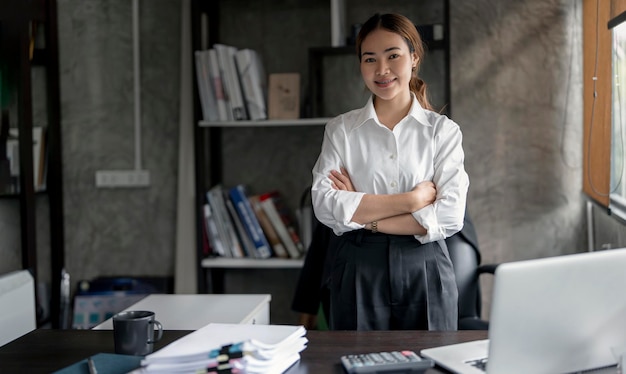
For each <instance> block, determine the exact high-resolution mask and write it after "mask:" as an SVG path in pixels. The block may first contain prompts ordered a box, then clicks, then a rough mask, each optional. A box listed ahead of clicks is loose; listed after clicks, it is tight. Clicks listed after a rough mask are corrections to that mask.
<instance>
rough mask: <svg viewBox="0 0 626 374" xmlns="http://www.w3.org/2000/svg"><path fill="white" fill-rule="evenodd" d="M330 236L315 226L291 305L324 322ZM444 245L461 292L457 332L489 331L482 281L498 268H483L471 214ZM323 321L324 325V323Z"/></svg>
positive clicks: (322, 227) (487, 266) (321, 226)
mask: <svg viewBox="0 0 626 374" xmlns="http://www.w3.org/2000/svg"><path fill="white" fill-rule="evenodd" d="M331 232H332V231H331V230H330V229H329V228H328V227H326V226H324V225H322V224H321V223H319V222H316V226H315V229H314V232H313V240H312V242H311V245H310V246H309V249H308V251H307V255H306V258H305V261H304V266H303V267H302V270H301V272H300V277H299V280H298V284H297V287H296V292H295V294H294V297H293V301H292V305H291V309H292V310H293V311H296V312H299V313H305V314H308V315H318V316H319V317H322V318H324V313H323V311H326V313H325V314H326V315H327V308H328V301H327V298H328V295H327V294H326V293H324V292H323V290H322V289H321V288H320V285H321V284H322V274H323V268H324V262H325V260H326V250H327V248H328V243H329V239H330V238H331V236H332V234H331ZM445 242H446V246H447V247H448V252H449V253H450V259H451V261H452V264H453V266H454V272H455V276H456V283H457V288H458V291H459V301H458V304H459V323H458V328H459V330H487V329H488V327H489V323H488V322H487V321H485V320H482V319H481V307H482V300H481V292H480V283H479V278H480V275H481V274H484V273H490V274H493V273H494V272H495V268H496V265H482V266H481V265H480V260H481V259H480V251H479V250H478V240H477V237H476V230H475V229H474V224H473V223H472V221H471V219H470V217H469V215H468V214H466V215H465V220H464V226H463V229H462V230H461V231H460V232H458V233H456V234H454V235H452V236H451V237H449V238H447V239H446V240H445ZM320 304H321V306H322V308H320ZM320 309H321V310H320ZM320 314H321V315H320ZM323 321H324V322H325V319H323ZM308 328H311V326H308Z"/></svg>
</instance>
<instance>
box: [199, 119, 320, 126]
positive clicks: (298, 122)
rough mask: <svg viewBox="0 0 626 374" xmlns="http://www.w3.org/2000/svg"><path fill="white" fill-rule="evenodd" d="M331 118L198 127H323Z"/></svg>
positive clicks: (226, 123)
mask: <svg viewBox="0 0 626 374" xmlns="http://www.w3.org/2000/svg"><path fill="white" fill-rule="evenodd" d="M330 120H331V118H326V117H319V118H298V119H268V120H262V121H217V122H209V121H199V122H198V126H200V127H285V126H291V127H293V126H320V125H325V124H326V123H327V122H328V121H330Z"/></svg>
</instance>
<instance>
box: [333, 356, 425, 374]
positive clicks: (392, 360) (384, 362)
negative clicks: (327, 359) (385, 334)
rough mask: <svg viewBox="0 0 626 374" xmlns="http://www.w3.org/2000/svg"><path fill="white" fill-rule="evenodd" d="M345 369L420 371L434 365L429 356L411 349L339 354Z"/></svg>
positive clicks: (352, 370)
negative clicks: (422, 355)
mask: <svg viewBox="0 0 626 374" xmlns="http://www.w3.org/2000/svg"><path fill="white" fill-rule="evenodd" d="M341 363H342V364H343V367H344V368H345V369H346V371H347V372H348V373H350V374H352V373H356V374H358V373H387V372H396V373H420V372H422V371H424V370H426V369H428V368H430V367H433V366H435V362H434V361H433V360H431V359H429V358H421V357H420V356H418V355H417V354H416V353H415V352H413V351H391V352H372V353H361V354H354V355H345V356H341Z"/></svg>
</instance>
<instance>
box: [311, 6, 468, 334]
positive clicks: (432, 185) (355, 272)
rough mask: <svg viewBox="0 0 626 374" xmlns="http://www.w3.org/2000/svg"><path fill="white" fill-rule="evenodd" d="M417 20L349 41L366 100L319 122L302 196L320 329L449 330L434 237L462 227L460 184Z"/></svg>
mask: <svg viewBox="0 0 626 374" xmlns="http://www.w3.org/2000/svg"><path fill="white" fill-rule="evenodd" d="M423 55H424V50H423V47H422V41H421V39H420V37H419V34H418V33H417V30H416V28H415V25H414V24H413V23H412V22H411V21H410V20H408V19H407V18H406V17H404V16H402V15H398V14H382V15H380V14H376V15H374V16H372V17H371V18H370V19H369V20H368V21H367V22H365V23H364V24H363V26H362V28H361V31H360V33H359V35H358V37H357V56H358V58H359V61H360V68H361V75H362V78H363V81H364V82H365V85H366V86H367V88H368V89H369V90H370V91H371V93H372V95H371V97H370V99H369V100H368V102H367V104H366V105H365V106H364V107H363V108H361V109H357V110H353V111H350V112H347V113H345V114H342V115H340V116H338V117H336V118H334V119H332V120H331V121H329V122H328V124H327V125H326V129H325V134H324V140H323V143H322V149H321V152H320V155H319V158H318V160H317V162H316V164H315V166H314V168H313V186H312V189H311V193H312V200H313V208H314V211H315V215H316V217H317V219H318V220H319V221H320V222H322V223H323V224H325V225H326V226H328V227H330V228H332V230H333V231H334V233H335V234H336V235H338V236H339V238H338V240H337V243H336V245H333V248H332V249H331V250H330V251H329V258H328V259H327V261H329V262H327V264H328V266H329V278H328V279H327V286H328V288H329V291H330V312H329V314H330V315H329V327H330V328H331V329H341V330H346V329H347V330H391V329H428V330H455V329H456V327H457V290H456V284H455V280H454V272H453V269H452V264H451V262H450V258H449V256H448V254H447V250H446V248H445V244H443V239H445V238H446V237H448V236H451V235H452V234H454V233H455V232H457V231H459V230H460V229H461V228H462V226H463V216H464V211H465V200H466V195H467V189H468V186H469V179H468V176H467V173H466V172H465V168H464V165H463V161H464V153H463V149H462V145H461V143H462V135H461V132H460V129H459V126H458V125H457V124H456V123H454V122H453V121H451V120H450V119H448V118H447V117H446V116H443V115H440V114H438V113H436V112H434V111H433V110H432V106H431V105H430V103H429V102H428V98H427V95H426V85H425V83H424V82H423V81H422V80H421V79H419V78H418V76H417V72H418V71H419V64H420V62H421V61H422V58H423Z"/></svg>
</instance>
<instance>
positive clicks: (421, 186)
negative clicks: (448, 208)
mask: <svg viewBox="0 0 626 374" xmlns="http://www.w3.org/2000/svg"><path fill="white" fill-rule="evenodd" d="M410 194H411V195H412V198H413V207H412V211H413V212H415V211H418V210H420V209H422V208H423V207H425V206H427V205H430V204H432V203H434V202H435V199H436V198H437V188H436V187H435V184H434V183H433V182H432V181H424V182H421V183H418V184H417V186H415V187H414V188H413V189H412V190H411V192H410Z"/></svg>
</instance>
